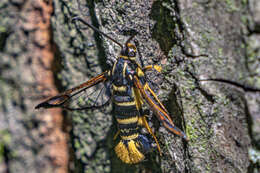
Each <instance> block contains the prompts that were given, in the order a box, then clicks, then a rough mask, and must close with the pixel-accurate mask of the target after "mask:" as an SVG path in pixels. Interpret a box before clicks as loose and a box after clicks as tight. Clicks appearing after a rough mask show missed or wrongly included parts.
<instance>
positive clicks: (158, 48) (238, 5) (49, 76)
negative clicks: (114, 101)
mask: <svg viewBox="0 0 260 173" xmlns="http://www.w3.org/2000/svg"><path fill="white" fill-rule="evenodd" d="M259 6H260V2H258V1H257V0H249V1H246V0H237V1H235V0H226V1H216V0H211V1H207V0H179V1H177V0H157V1H148V0H143V1H130V0H128V1H118V0H117V1H108V0H103V1H91V0H71V1H66V0H53V2H51V1H43V0H35V1H33V0H12V1H3V2H0V12H1V13H0V34H1V35H0V51H1V52H0V57H1V59H0V74H1V77H0V98H1V100H0V105H1V106H0V113H1V114H0V115H1V116H0V139H1V140H0V151H1V153H0V172H1V171H3V172H113V173H115V172H120V173H121V172H131V173H132V172H165V173H166V172H167V173H168V172H172V173H173V172H174V173H175V172H180V173H184V172H185V173H187V172H190V173H196V172H198V173H199V172H210V173H212V172H213V173H214V172H227V173H231V172H234V173H237V172H238V173H240V172H241V173H244V172H249V173H250V172H254V171H255V172H257V171H259V170H258V169H259V162H260V161H259V155H260V154H259V152H260V151H259V149H260V146H259V143H260V135H259V134H260V133H259V132H260V128H259V127H260V106H259V105H260V104H259V103H260V97H259V96H260V61H259V57H260V51H259V42H260V37H259V33H260V29H259V28H260V13H259V11H260V8H259ZM75 16H80V17H81V18H82V19H84V20H85V21H87V22H88V23H91V24H92V25H94V26H95V27H97V28H99V29H100V30H101V31H102V32H104V33H106V34H108V35H109V36H111V37H112V38H114V39H115V40H117V41H118V42H120V43H122V44H124V43H125V41H126V40H127V39H128V38H129V37H130V36H131V35H132V34H133V33H135V32H136V31H137V32H138V34H137V35H136V37H135V39H136V40H137V41H138V43H139V45H138V48H139V50H140V54H141V55H138V57H140V56H142V59H143V60H144V63H145V65H150V64H158V65H161V66H162V69H163V70H162V72H161V73H160V74H157V73H155V72H149V74H148V78H149V79H150V80H151V81H153V83H154V85H153V86H152V88H153V89H154V90H155V91H156V94H157V95H158V97H159V99H160V100H161V101H162V102H163V104H164V105H165V107H166V108H167V110H168V111H169V112H170V115H171V118H172V119H173V121H174V123H175V124H176V126H178V127H180V128H181V129H182V130H183V131H185V132H186V134H187V136H188V137H189V141H188V142H186V141H184V140H183V139H181V138H180V137H178V136H176V135H173V134H172V133H170V132H169V131H167V130H166V129H165V128H164V127H163V126H162V125H160V123H159V121H158V120H157V119H156V118H155V116H154V115H153V116H151V117H150V118H149V122H150V123H151V124H152V127H153V130H154V132H155V134H156V136H157V138H158V140H159V143H160V146H161V149H162V153H163V155H162V156H160V155H159V153H158V152H157V151H156V150H154V151H153V152H151V153H148V154H147V155H146V159H145V161H143V162H141V163H139V164H135V165H127V164H124V163H122V162H121V161H120V160H119V159H118V158H117V156H116V155H115V153H114V147H115V145H116V142H115V141H114V140H113V137H114V135H115V133H116V131H117V126H116V122H115V119H114V118H113V113H112V106H109V107H107V108H106V109H104V110H103V109H102V110H93V111H76V112H75V111H73V112H66V111H63V112H62V111H61V110H60V109H49V110H40V111H38V110H34V106H35V105H36V104H37V103H39V102H40V101H42V100H43V98H42V97H41V96H44V97H47V96H51V95H55V94H57V93H58V91H59V92H61V91H63V90H65V89H68V88H71V87H74V86H76V85H78V84H80V83H82V82H84V81H87V80H88V79H90V78H92V77H94V76H96V75H98V74H100V73H101V72H102V71H104V70H106V69H108V68H109V66H110V65H111V63H112V62H113V60H114V59H115V58H116V57H117V56H118V55H119V53H120V49H119V47H118V46H117V45H116V44H114V43H113V42H112V41H111V40H109V39H107V38H104V37H103V36H101V35H100V34H98V33H96V32H94V31H93V30H92V29H90V28H88V27H87V26H84V25H80V26H77V27H76V25H75V23H73V22H72V18H73V17H75ZM151 115H152V114H151ZM257 159H258V160H257Z"/></svg>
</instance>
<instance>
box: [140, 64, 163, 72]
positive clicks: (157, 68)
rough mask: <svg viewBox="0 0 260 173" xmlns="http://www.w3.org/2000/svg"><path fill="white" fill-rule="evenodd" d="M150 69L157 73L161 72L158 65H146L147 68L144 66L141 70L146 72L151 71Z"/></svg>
mask: <svg viewBox="0 0 260 173" xmlns="http://www.w3.org/2000/svg"><path fill="white" fill-rule="evenodd" d="M152 68H154V69H155V70H156V71H158V72H161V70H162V67H161V66H159V65H148V66H145V67H144V68H143V69H142V70H143V71H148V70H151V69H152Z"/></svg>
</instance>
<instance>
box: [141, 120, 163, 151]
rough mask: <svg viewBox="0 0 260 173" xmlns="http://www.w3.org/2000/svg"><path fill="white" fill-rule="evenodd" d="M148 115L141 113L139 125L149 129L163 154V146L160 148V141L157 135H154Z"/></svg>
mask: <svg viewBox="0 0 260 173" xmlns="http://www.w3.org/2000/svg"><path fill="white" fill-rule="evenodd" d="M146 116H147V115H141V116H140V117H139V119H138V125H140V126H143V127H145V128H146V129H147V131H148V132H149V134H150V135H151V136H152V137H153V138H154V140H155V142H156V145H157V149H158V151H159V153H160V155H161V156H162V152H161V148H160V145H159V142H158V140H157V138H156V136H155V135H154V133H153V131H152V129H151V127H150V126H149V124H148V122H147V120H146Z"/></svg>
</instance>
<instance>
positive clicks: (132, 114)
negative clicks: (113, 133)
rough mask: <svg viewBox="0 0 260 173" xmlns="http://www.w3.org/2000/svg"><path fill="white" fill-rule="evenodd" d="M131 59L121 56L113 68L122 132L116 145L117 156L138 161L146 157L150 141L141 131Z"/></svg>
mask: <svg viewBox="0 0 260 173" xmlns="http://www.w3.org/2000/svg"><path fill="white" fill-rule="evenodd" d="M129 64H131V63H129V61H127V60H124V59H121V58H119V59H118V61H117V62H116V63H115V64H114V67H113V70H112V81H113V82H112V83H113V85H112V89H113V105H114V114H115V118H116V121H117V126H118V129H119V134H120V138H121V139H120V142H119V143H118V144H117V146H116V147H115V152H116V154H117V156H118V157H119V158H120V159H121V160H122V161H123V162H125V163H128V164H133V163H138V162H140V161H142V160H143V159H144V154H143V152H144V151H146V150H149V149H150V142H149V140H148V139H147V138H146V137H145V136H144V135H141V134H140V132H139V125H138V121H139V118H140V113H139V110H138V104H140V101H139V100H138V97H136V94H135V91H134V87H133V82H132V81H131V78H130V77H129V76H131V73H134V71H135V69H133V68H132V67H129V66H128V65H129Z"/></svg>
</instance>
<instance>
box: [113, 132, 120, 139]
mask: <svg viewBox="0 0 260 173" xmlns="http://www.w3.org/2000/svg"><path fill="white" fill-rule="evenodd" d="M119 133H120V131H119V130H118V131H117V132H116V134H115V136H114V137H113V140H116V138H117V137H118V135H119Z"/></svg>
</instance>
